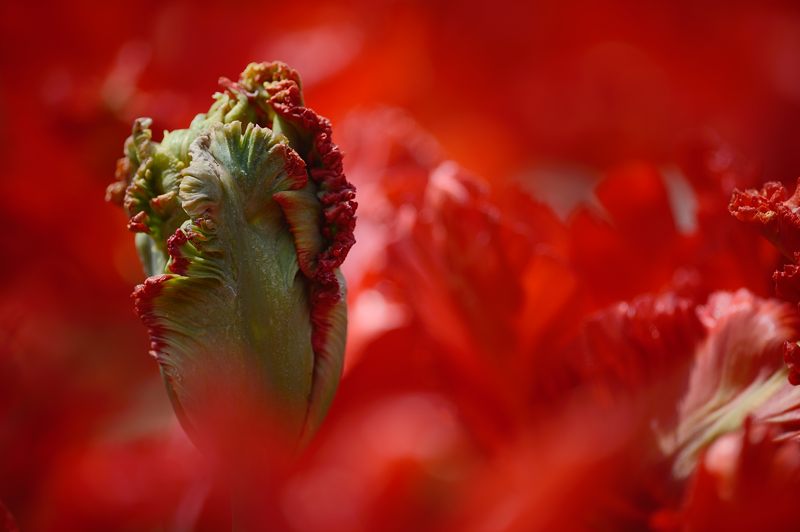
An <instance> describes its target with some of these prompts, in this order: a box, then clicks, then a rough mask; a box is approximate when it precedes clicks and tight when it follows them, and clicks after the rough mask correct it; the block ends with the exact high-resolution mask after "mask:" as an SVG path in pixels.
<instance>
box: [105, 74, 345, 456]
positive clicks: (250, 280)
mask: <svg viewBox="0 0 800 532" xmlns="http://www.w3.org/2000/svg"><path fill="white" fill-rule="evenodd" d="M220 84H221V85H222V87H223V88H224V90H223V91H222V92H220V93H217V94H215V95H214V98H215V102H214V104H213V105H212V106H211V108H210V110H209V111H208V112H207V113H205V114H200V115H197V117H195V119H194V120H193V121H192V123H191V125H190V126H189V128H187V129H182V130H177V131H171V132H165V133H164V136H163V139H162V141H161V142H155V141H153V140H152V132H151V129H150V125H151V121H150V120H149V119H146V118H142V119H138V120H136V121H135V122H134V124H133V131H132V134H131V136H130V137H129V138H128V140H127V141H126V143H125V157H123V158H122V159H121V160H120V161H119V163H118V165H117V181H116V182H115V183H113V184H112V185H111V186H109V188H108V191H107V199H108V200H110V201H114V202H116V203H118V204H120V205H121V206H122V207H123V208H124V209H125V211H126V213H127V215H128V216H129V222H128V228H129V229H130V230H132V231H133V232H135V233H136V247H137V250H138V253H139V257H140V259H141V262H142V265H143V266H144V270H145V272H146V274H147V275H148V276H149V277H147V279H145V281H144V282H143V283H142V284H140V285H139V286H137V287H136V289H135V290H134V293H133V299H134V303H135V308H136V312H137V314H138V315H139V317H140V318H141V319H142V321H143V322H144V324H145V325H146V326H147V328H148V331H149V335H150V353H151V355H152V356H153V357H155V359H156V360H157V361H158V363H159V366H160V370H161V374H162V376H163V378H164V382H165V383H166V387H167V392H168V395H169V397H170V399H171V401H172V404H173V407H174V409H175V411H176V413H177V415H178V417H179V419H180V421H181V423H182V425H183V427H184V429H185V430H186V432H187V433H188V434H189V435H190V436H191V437H192V439H193V441H194V442H195V443H196V444H197V445H198V446H199V447H200V448H207V449H213V450H214V451H217V452H218V451H219V450H220V449H219V447H220V446H222V445H228V446H230V444H231V442H232V441H235V440H236V439H237V438H238V437H240V436H248V432H250V431H252V432H250V434H249V436H253V437H255V435H256V434H258V435H261V436H264V432H263V431H264V430H267V431H268V433H269V436H268V439H273V440H274V441H279V442H281V444H285V445H286V446H288V447H291V448H292V449H293V450H297V449H299V448H302V447H303V446H304V445H305V444H307V442H308V441H309V440H310V438H311V437H312V436H313V434H314V432H315V431H316V430H317V428H318V427H319V425H320V423H321V421H322V419H323V418H324V416H325V414H326V412H327V410H328V408H329V406H330V404H331V401H332V399H333V395H334V393H335V391H336V387H337V385H338V382H339V379H340V376H341V372H342V367H343V357H344V347H345V337H346V329H347V309H346V302H345V282H344V279H343V277H342V275H341V274H340V272H339V266H340V265H341V264H342V261H343V260H344V259H345V257H346V255H347V253H348V251H349V249H350V247H351V246H352V245H353V243H354V242H355V240H354V238H353V229H354V226H355V216H354V213H355V209H356V203H355V201H354V196H355V189H354V188H353V186H352V185H351V184H350V183H348V181H347V179H346V178H345V176H344V173H343V169H342V156H341V153H340V151H339V149H338V148H337V147H336V145H334V144H333V142H332V140H331V126H330V123H329V122H328V120H327V119H325V118H323V117H320V116H319V115H317V114H316V113H315V112H314V111H312V110H311V109H309V108H307V107H304V105H303V100H302V96H301V84H300V79H299V77H298V75H297V73H296V72H295V71H293V70H292V69H290V68H288V67H287V66H286V65H284V64H282V63H262V64H255V63H253V64H250V65H248V67H247V68H246V69H245V71H244V72H243V73H242V76H241V78H240V80H239V81H238V82H231V81H230V80H227V79H224V78H223V79H221V80H220ZM274 441H272V442H264V443H265V444H266V443H271V444H274ZM235 447H236V444H235V443H234V449H231V448H230V447H228V450H229V451H230V450H234V451H235Z"/></svg>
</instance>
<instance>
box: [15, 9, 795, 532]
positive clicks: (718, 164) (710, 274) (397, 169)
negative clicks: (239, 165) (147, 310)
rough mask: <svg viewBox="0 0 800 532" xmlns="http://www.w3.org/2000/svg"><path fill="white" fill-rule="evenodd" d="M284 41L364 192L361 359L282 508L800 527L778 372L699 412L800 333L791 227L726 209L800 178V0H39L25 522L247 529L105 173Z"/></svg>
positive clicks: (18, 144) (23, 232)
mask: <svg viewBox="0 0 800 532" xmlns="http://www.w3.org/2000/svg"><path fill="white" fill-rule="evenodd" d="M265 60H282V61H285V62H287V63H289V64H290V65H291V66H293V67H294V68H296V69H297V70H298V71H299V72H300V74H301V76H302V77H303V80H304V91H305V101H306V103H307V105H309V106H310V107H313V108H314V109H315V110H317V111H318V112H319V113H320V114H322V115H325V116H327V117H329V118H330V119H331V120H332V122H333V125H334V140H335V141H336V142H337V143H338V144H339V145H340V146H341V148H342V150H343V151H344V152H345V169H346V172H347V175H348V178H349V179H350V181H352V182H353V183H354V184H355V185H356V187H358V202H359V205H360V206H359V212H358V215H359V220H358V227H357V229H356V238H357V240H358V243H357V244H356V246H355V247H354V248H353V250H352V252H351V254H350V256H349V258H348V259H347V262H346V263H345V267H344V272H345V274H346V276H347V278H348V282H349V290H350V292H349V303H350V333H349V345H348V358H347V361H346V369H345V375H344V377H343V379H342V382H341V384H340V389H339V394H338V396H337V398H336V400H335V402H334V405H333V408H332V410H331V413H330V415H329V417H328V419H327V420H326V422H325V423H324V425H323V428H322V431H321V433H320V434H319V436H318V438H317V439H316V441H315V442H314V443H313V445H312V447H311V449H310V450H309V452H308V453H307V454H306V456H304V457H303V458H302V459H301V460H300V463H298V464H297V465H294V466H293V467H291V468H290V470H289V471H282V472H281V473H280V474H279V475H278V474H275V475H271V476H266V475H265V476H264V477H263V484H259V482H261V480H262V479H261V477H259V476H258V474H254V477H255V478H254V479H253V480H252V481H251V482H254V483H255V484H254V485H250V487H251V488H252V489H253V490H254V491H257V493H256V494H252V495H251V496H250V497H249V498H248V499H249V500H248V504H249V505H250V506H251V507H252V508H255V509H256V512H257V513H259V515H260V518H261V519H262V520H263V521H264V523H267V524H268V525H269V526H270V527H271V529H273V530H292V531H301V530H302V531H317V530H319V531H322V530H325V531H343V532H344V531H358V530H364V531H366V530H415V531H416V530H445V531H451V530H452V531H456V530H459V531H460V530H468V531H470V530H475V531H495V530H497V531H500V530H503V531H505V530H519V531H529V530H583V529H598V528H599V529H606V530H627V529H631V530H636V529H642V528H647V527H651V528H655V529H661V530H711V529H726V530H733V529H737V528H736V527H739V529H742V530H747V529H751V530H752V529H757V528H761V529H765V530H766V529H771V530H783V529H786V530H793V529H798V528H799V527H800V516H798V515H797V512H794V511H792V508H791V505H792V504H794V503H793V501H796V500H797V497H798V496H800V481H798V478H800V447H798V445H797V441H796V440H795V439H794V438H796V434H797V430H798V427H800V425H798V422H797V419H796V418H797V416H796V414H794V413H795V412H796V410H797V408H798V404H800V400H798V399H797V397H796V396H795V395H793V389H792V388H790V387H789V385H788V383H787V382H785V378H783V376H782V375H779V376H778V377H776V378H775V380H774V382H775V383H776V384H775V385H774V386H775V390H778V391H777V392H775V394H776V395H775V397H776V398H775V399H774V400H771V402H767V403H765V404H759V405H758V406H759V408H755V407H754V408H753V409H752V411H751V410H742V412H741V416H739V417H736V418H735V419H736V422H735V424H733V425H731V426H727V425H726V429H725V430H724V431H722V432H720V433H717V432H714V433H713V435H712V436H713V437H712V436H708V435H707V434H706V433H705V432H703V436H702V438H701V437H700V436H697V435H696V434H694V433H692V434H690V435H689V436H687V437H686V438H687V439H686V440H681V438H682V437H683V436H682V433H681V430H682V427H684V424H683V423H684V421H685V418H686V417H687V416H691V414H692V412H693V411H694V410H695V407H696V406H697V405H694V404H693V401H694V400H695V399H696V397H697V396H699V395H702V396H703V397H706V396H705V395H703V394H700V393H699V392H697V391H696V386H700V387H701V388H702V387H703V386H707V387H709V389H711V390H712V391H711V392H710V393H712V394H713V393H714V392H719V390H720V389H722V391H723V392H725V393H728V394H731V397H733V399H731V400H730V401H731V403H730V404H734V403H735V402H736V401H737V400H739V399H737V398H739V397H740V396H741V397H743V399H742V401H744V400H745V399H746V400H750V396H749V395H747V393H745V392H743V391H742V390H745V389H746V386H749V385H750V383H751V381H752V382H757V383H762V380H759V379H762V377H763V379H764V380H765V381H764V382H768V383H772V382H773V381H772V380H769V379H768V378H767V376H764V375H765V372H775V371H780V370H778V369H776V368H778V367H782V361H781V356H782V355H781V353H779V349H777V348H776V347H775V346H779V345H781V344H782V342H783V341H785V340H796V339H797V336H798V330H797V320H796V318H797V317H796V316H794V313H796V309H795V307H794V306H791V305H783V304H779V303H778V302H776V301H772V300H770V299H768V298H770V297H772V298H774V297H775V294H774V290H773V287H772V281H771V275H772V272H773V270H775V269H776V268H777V267H778V266H780V261H781V259H780V258H779V256H778V253H777V251H775V250H774V249H773V248H772V247H770V245H769V244H768V242H766V240H762V239H761V237H760V236H759V235H758V234H757V233H756V231H754V230H751V229H750V228H748V227H745V226H744V225H742V224H740V223H739V222H737V221H736V220H735V219H734V218H733V217H731V216H730V215H729V213H728V209H727V205H728V201H729V199H730V197H731V194H732V193H733V190H734V188H737V187H738V188H745V187H756V186H760V184H761V183H762V182H763V181H766V180H773V181H779V182H783V183H793V182H794V180H795V178H796V177H797V176H798V175H800V150H798V149H797V143H798V142H800V5H797V3H796V2H788V1H787V2H779V1H775V2H744V1H728V2H714V1H710V0H709V1H697V0H694V1H689V0H676V1H662V2H636V1H633V0H629V1H623V0H602V1H599V2H589V1H557V0H547V1H535V2H512V1H507V2H503V1H497V0H493V1H488V0H487V1H476V0H468V1H461V2H455V1H450V2H448V1H441V2H431V1H424V0H410V1H389V0H385V1H382V0H372V1H352V2H344V3H342V2H333V1H330V2H328V1H306V2H281V3H277V2H274V3H273V2H267V1H259V2H255V1H252V2H250V1H246V2H237V3H225V2H210V1H202V2H188V1H186V2H180V1H159V2H155V1H146V0H144V1H139V2H136V3H114V2H108V3H97V2H89V1H80V0H79V1H73V2H66V1H64V2H48V1H42V2H24V1H18V0H11V1H10V2H4V3H2V4H0V161H2V168H3V178H2V179H0V227H2V230H3V235H4V238H3V246H2V249H3V260H2V261H0V530H4V529H8V530H13V529H14V528H15V527H16V526H18V527H19V529H21V530H220V529H225V528H227V527H228V526H229V524H230V519H231V516H230V514H231V508H230V503H229V499H228V495H227V493H226V486H225V485H224V484H225V483H224V482H223V480H222V479H221V478H220V477H219V475H218V474H216V473H215V471H214V467H213V465H211V464H209V463H208V462H207V460H206V459H205V458H204V457H203V456H201V455H200V454H199V453H198V451H196V450H195V449H194V447H193V446H192V444H191V443H190V442H189V440H188V439H187V438H186V436H185V435H184V434H183V432H182V431H181V429H180V427H179V426H178V424H177V421H176V420H175V418H174V414H173V412H172V410H171V407H170V404H169V401H168V399H167V396H166V393H165V391H164V389H163V386H162V383H161V379H160V377H159V375H158V370H157V366H156V363H155V362H154V361H153V360H152V359H151V358H150V357H148V356H147V345H148V343H147V337H146V331H145V328H144V327H143V326H142V324H141V323H140V322H139V321H138V320H137V319H136V317H135V316H134V314H133V310H132V305H131V302H130V299H129V295H130V292H131V290H132V288H133V286H134V285H135V284H137V283H139V282H141V281H142V279H143V274H142V272H141V268H140V266H139V264H138V259H137V257H136V254H135V250H134V246H133V238H132V235H131V234H130V233H129V232H128V231H127V230H126V228H125V225H126V224H125V217H124V215H123V214H122V213H121V212H118V210H117V209H116V208H115V207H114V206H113V205H109V204H106V203H105V202H104V201H103V197H104V190H105V187H106V186H107V184H108V183H110V182H111V181H112V179H113V174H114V165H115V161H116V159H117V158H118V157H119V156H120V155H121V153H122V144H123V141H124V139H125V137H126V136H127V135H128V134H129V132H130V126H131V122H132V120H133V119H134V118H137V117H139V116H150V117H152V118H153V120H154V131H160V130H162V129H174V128H179V127H185V126H186V125H187V124H188V122H189V121H190V120H191V118H192V117H193V116H194V114H196V113H198V112H203V111H205V110H206V109H207V108H208V105H209V103H210V101H211V100H210V96H211V94H212V93H213V92H214V91H215V90H217V85H216V83H217V79H218V77H220V76H227V77H230V78H235V76H237V74H238V73H239V72H240V71H241V70H242V68H243V67H244V66H245V65H246V64H247V63H248V62H251V61H265ZM740 289H743V291H740V292H737V291H738V290H740ZM788 299H791V298H788ZM712 312H714V313H716V314H714V317H713V319H712V318H709V313H712ZM737 313H739V314H737ZM778 315H779V316H780V319H778V317H776V316H778ZM790 315H791V316H790ZM741 316H745V317H744V318H742V317H741ZM787 316H788V317H787ZM739 319H741V322H742V323H744V325H738V324H739V323H740V322H739V321H736V320H739ZM715 320H718V321H715ZM726 320H728V321H726ZM770 320H772V321H770ZM729 322H733V323H736V324H737V326H741V327H743V328H747V329H748V330H755V331H757V332H759V336H757V337H753V336H754V335H750V336H748V335H746V334H741V335H739V336H736V335H735V334H734V333H732V332H731V331H730V329H732V327H726V326H721V325H719V323H723V324H725V323H729ZM762 331H764V332H763V334H762V333H761V332H762ZM731 338H734V340H730V339H731ZM726 342H727V343H726ZM714 349H717V351H714ZM709 352H711V353H712V355H709V354H708V353H709ZM704 357H706V358H704ZM737 357H739V358H737ZM740 358H741V359H742V360H746V361H747V362H746V363H743V362H741V361H740ZM707 359H713V360H714V361H715V362H714V364H711V363H708V364H707V366H708V367H707V366H703V364H704V363H705V362H704V361H705V360H707ZM731 367H732V368H733V369H731V370H730V371H734V372H736V371H744V370H742V367H746V368H747V371H746V372H745V373H747V379H743V378H740V379H738V380H737V379H733V378H728V377H730V374H728V373H725V372H726V371H728V369H725V368H731ZM736 375H737V376H739V377H741V375H739V374H738V373H737V374H736ZM754 375H755V376H754ZM769 375H772V373H769ZM740 381H741V382H740ZM744 381H746V382H744ZM771 385H772V384H770V386H771ZM765 386H766V385H765ZM784 386H785V388H784ZM747 390H750V389H749V388H748V389H747ZM769 391H770V393H772V392H773V391H774V390H773V389H772V388H769ZM740 392H741V394H740ZM704 393H705V392H704ZM748 393H749V392H748ZM764 393H766V392H764ZM719 394H721V395H724V394H723V393H722V392H719ZM721 395H717V397H720V396H721ZM725 397H727V396H725ZM704 400H705V399H704ZM730 404H729V403H727V402H726V403H725V404H724V405H722V406H720V411H725V412H727V410H725V408H727V407H728V406H730ZM736 404H739V403H736ZM697 410H699V411H702V408H697ZM736 412H737V415H738V413H739V411H738V410H737V411H736ZM725 419H732V418H731V417H730V416H729V417H727V418H725ZM732 423H733V422H732ZM692 426H694V425H692ZM236 436H241V437H244V435H236ZM670 438H673V439H674V441H673V440H671V439H670ZM665 442H667V443H665ZM671 445H672V446H673V447H671ZM695 446H696V451H697V452H696V453H690V455H691V459H690V460H689V462H688V463H689V464H690V467H691V468H693V469H691V470H690V472H689V473H688V474H686V475H684V474H677V473H676V472H675V464H674V463H673V461H674V460H675V454H678V455H680V456H683V454H682V453H684V451H685V450H686V449H689V448H691V449H695ZM665 449H670V451H665ZM670 453H675V454H670ZM696 464H697V465H696ZM256 469H257V468H256ZM256 473H257V472H256ZM756 486H760V487H761V488H756ZM762 488H763V489H762ZM252 511H253V510H252V509H251V512H252ZM235 512H236V509H234V513H235Z"/></svg>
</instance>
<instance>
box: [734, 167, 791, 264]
mask: <svg viewBox="0 0 800 532" xmlns="http://www.w3.org/2000/svg"><path fill="white" fill-rule="evenodd" d="M798 183H799V184H800V180H799V181H798ZM728 210H729V211H730V212H731V214H732V215H733V216H735V217H736V218H737V219H738V220H740V221H742V222H747V223H750V224H755V225H757V226H758V227H759V230H760V231H761V232H762V233H763V234H764V236H766V237H767V238H768V239H769V240H770V241H771V242H772V243H773V244H774V245H775V247H777V248H778V250H780V252H781V253H783V254H784V255H785V256H786V257H787V258H790V259H793V258H794V254H795V253H797V252H798V251H800V215H798V210H800V188H796V189H795V192H794V194H791V195H790V194H789V191H788V190H787V189H786V187H784V186H783V185H782V184H780V183H777V182H770V183H766V184H765V185H764V186H763V187H762V188H761V190H754V189H749V190H745V191H741V190H735V191H734V192H733V197H732V198H731V202H730V205H729V206H728Z"/></svg>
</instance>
